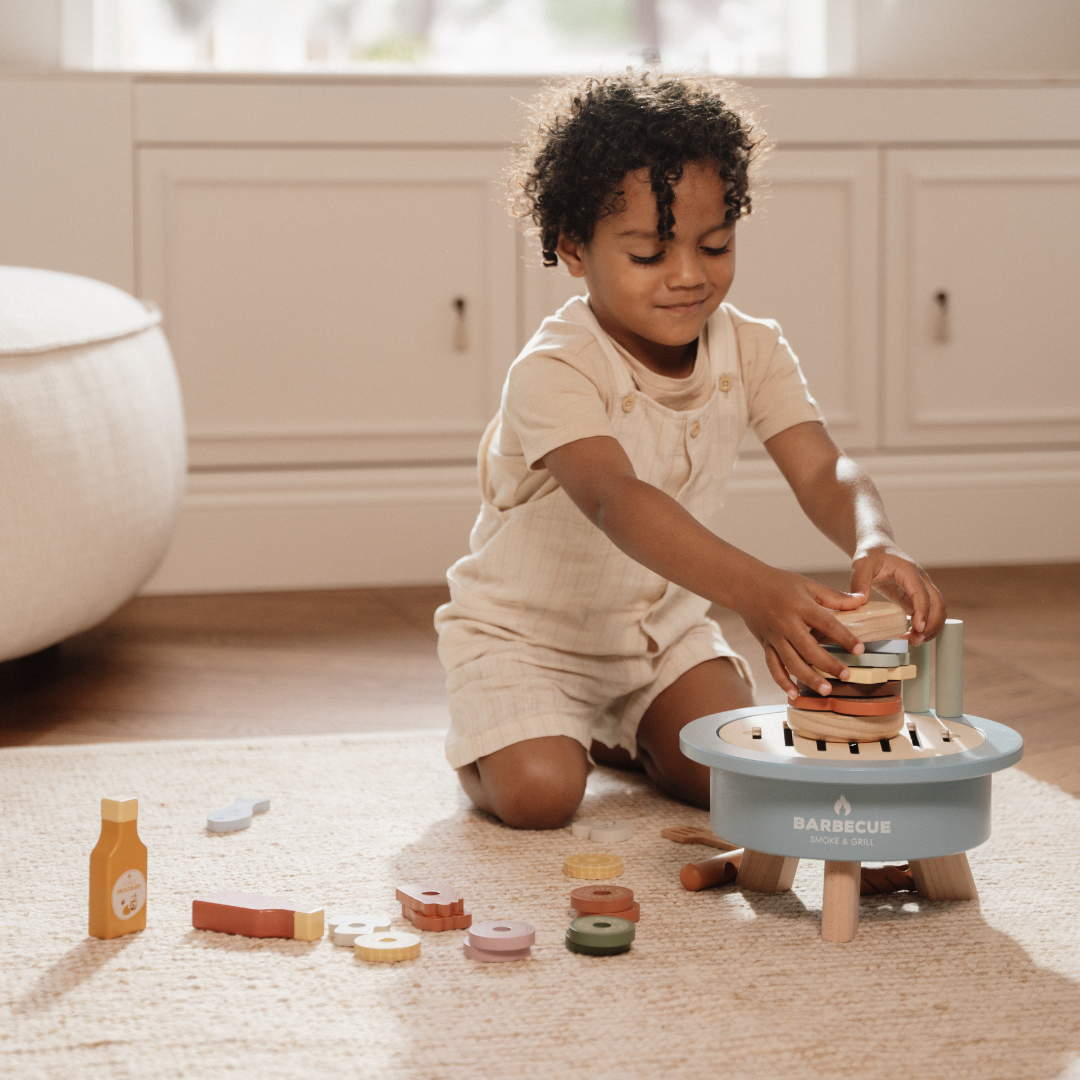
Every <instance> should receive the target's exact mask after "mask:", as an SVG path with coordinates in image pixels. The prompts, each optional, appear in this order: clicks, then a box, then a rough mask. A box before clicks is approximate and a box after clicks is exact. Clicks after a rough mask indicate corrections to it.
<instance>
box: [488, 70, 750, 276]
mask: <svg viewBox="0 0 1080 1080" xmlns="http://www.w3.org/2000/svg"><path fill="white" fill-rule="evenodd" d="M531 113H532V116H531V120H532V123H531V125H530V134H529V135H528V136H527V138H526V141H525V143H524V144H523V145H522V146H521V147H520V148H519V150H518V153H517V156H516V158H515V161H514V164H513V165H512V166H511V168H510V169H509V170H508V174H507V179H508V181H509V185H510V201H511V211H512V213H514V214H515V216H517V217H521V218H531V219H532V221H533V223H534V225H535V232H537V233H538V234H539V237H540V245H541V249H542V251H543V253H544V265H545V266H555V265H557V263H558V261H559V259H558V256H557V255H556V253H555V246H556V244H558V242H559V236H560V235H562V236H567V237H569V238H570V239H572V240H577V241H579V242H581V243H588V242H589V240H591V239H592V235H593V230H594V229H595V227H596V222H597V221H599V220H600V219H601V218H603V217H607V216H608V215H609V214H613V213H617V212H618V211H619V210H621V209H622V207H623V203H622V195H623V192H622V191H620V190H619V189H618V188H619V183H620V181H621V180H622V179H623V177H624V176H626V174H627V173H630V172H636V171H638V170H640V169H648V171H649V177H650V180H651V183H652V190H653V191H654V192H655V193H656V213H657V237H658V238H659V239H660V240H670V239H672V237H673V236H674V232H673V229H674V225H675V215H674V214H673V213H672V209H671V207H672V203H673V202H674V201H675V192H674V190H673V185H674V184H676V183H677V182H678V181H679V178H680V177H681V176H682V173H683V167H684V165H685V164H686V162H688V161H707V162H711V163H712V164H714V165H715V166H716V169H717V172H718V174H719V177H720V179H721V180H722V181H723V183H724V202H725V203H726V204H727V215H726V219H725V220H727V221H735V220H737V219H738V218H740V217H742V216H743V215H745V214H748V213H750V173H751V167H752V166H753V165H754V164H755V163H756V162H757V160H758V159H759V158H760V157H761V156H762V154H763V152H764V150H765V135H764V132H763V131H762V130H761V128H760V127H759V126H758V124H757V123H756V121H755V120H754V119H753V117H752V116H751V115H750V114H749V113H748V111H747V110H746V108H745V107H744V106H743V105H742V103H741V101H740V98H739V95H738V91H737V89H736V87H735V86H734V85H733V84H731V83H729V82H727V81H726V80H723V79H719V78H715V77H710V76H706V75H666V76H658V75H655V74H653V73H652V72H650V71H648V70H645V71H629V70H628V71H627V72H626V73H625V74H623V75H609V76H603V77H600V78H596V77H588V78H584V79H581V78H578V79H568V80H564V81H561V82H557V83H552V84H550V85H549V86H548V87H547V88H546V90H545V91H544V92H543V93H541V94H540V96H539V97H538V98H536V99H535V100H534V101H533V103H532V106H531Z"/></svg>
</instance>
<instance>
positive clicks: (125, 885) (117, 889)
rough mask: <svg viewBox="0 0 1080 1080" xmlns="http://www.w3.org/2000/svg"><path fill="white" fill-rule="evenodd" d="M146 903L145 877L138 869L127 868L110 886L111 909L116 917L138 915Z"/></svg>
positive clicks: (123, 917) (126, 917) (125, 917)
mask: <svg viewBox="0 0 1080 1080" xmlns="http://www.w3.org/2000/svg"><path fill="white" fill-rule="evenodd" d="M145 904H146V878H144V877H143V876H142V874H141V873H140V872H139V871H138V870H128V871H126V872H125V873H123V874H121V875H120V876H119V877H118V878H117V879H116V884H115V885H114V886H113V887H112V909H113V914H114V915H115V916H116V917H117V918H118V919H130V918H131V917H132V916H133V915H138V913H139V912H140V911H142V909H143V907H144V905H145Z"/></svg>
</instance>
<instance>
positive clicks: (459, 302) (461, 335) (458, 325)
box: [453, 296, 469, 352]
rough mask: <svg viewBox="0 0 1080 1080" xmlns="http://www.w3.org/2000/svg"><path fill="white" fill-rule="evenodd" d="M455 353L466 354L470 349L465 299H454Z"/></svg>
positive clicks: (461, 297) (458, 297) (457, 297)
mask: <svg viewBox="0 0 1080 1080" xmlns="http://www.w3.org/2000/svg"><path fill="white" fill-rule="evenodd" d="M453 345H454V351H455V352H464V351H465V350H466V349H467V348H468V347H469V337H468V334H467V333H466V326H465V297H464V296H455V297H454V335H453Z"/></svg>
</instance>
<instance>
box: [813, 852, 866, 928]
mask: <svg viewBox="0 0 1080 1080" xmlns="http://www.w3.org/2000/svg"><path fill="white" fill-rule="evenodd" d="M861 879H862V867H861V866H860V864H859V863H857V862H826V863H825V890H824V892H823V894H822V897H821V937H822V940H823V941H850V940H851V939H852V938H853V937H854V936H855V931H856V930H858V929H859V883H860V881H861Z"/></svg>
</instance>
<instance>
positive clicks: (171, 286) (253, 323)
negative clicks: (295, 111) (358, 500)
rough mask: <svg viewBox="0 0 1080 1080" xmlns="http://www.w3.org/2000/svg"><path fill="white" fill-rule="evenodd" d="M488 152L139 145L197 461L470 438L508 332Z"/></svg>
mask: <svg viewBox="0 0 1080 1080" xmlns="http://www.w3.org/2000/svg"><path fill="white" fill-rule="evenodd" d="M502 162H503V155H502V153H500V152H498V151H489V150H451V149H439V150H420V149H418V150H341V149H300V150H297V149H284V148H283V149H249V148H242V149H224V148H221V149H219V148H212V149H145V150H142V151H140V153H139V176H140V185H139V187H140V203H139V224H140V230H139V235H140V249H139V251H140V275H139V276H140V291H141V294H142V295H143V296H146V297H148V298H150V299H153V300H155V301H157V302H158V303H159V304H160V305H161V308H162V310H163V311H164V314H165V325H166V330H167V332H168V335H169V340H170V342H171V343H172V346H173V350H174V352H175V355H176V362H177V367H178V369H179V372H180V379H181V383H182V386H183V390H184V399H185V406H186V410H187V417H188V425H189V432H190V439H191V460H192V463H193V464H194V465H196V466H212V467H217V468H222V467H228V466H236V465H247V466H250V465H262V466H269V465H290V464H320V463H326V464H331V463H332V464H344V463H351V464H362V463H376V462H384V463H385V462H406V461H428V462H431V461H455V460H456V461H461V460H470V459H472V458H473V457H474V456H475V453H476V446H477V443H478V441H479V437H480V434H481V432H482V431H483V428H484V425H485V424H486V423H487V421H488V419H489V418H490V416H491V415H492V413H493V412H494V410H495V408H496V406H497V403H498V392H499V387H500V384H501V380H502V376H503V373H504V372H505V368H506V365H507V363H508V362H509V359H512V357H513V351H514V335H515V318H514V310H515V289H514V277H513V272H512V269H511V268H512V266H513V262H514V254H515V242H514V233H513V231H512V229H511V228H510V226H509V223H508V222H507V221H506V215H505V211H504V210H503V209H502V206H501V205H500V200H499V195H498V189H497V181H498V177H499V171H500V168H501V166H502Z"/></svg>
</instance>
